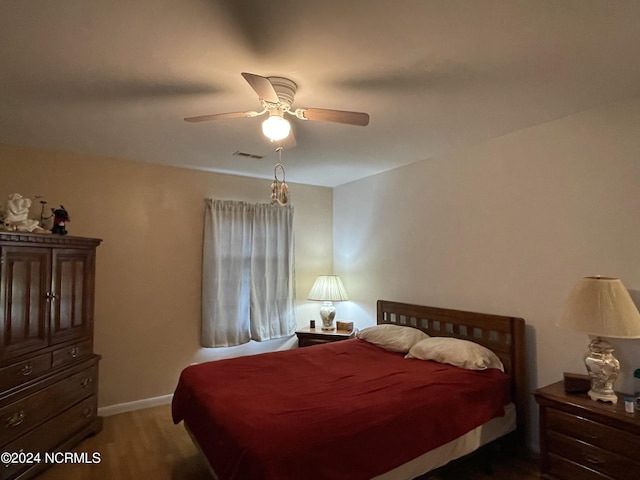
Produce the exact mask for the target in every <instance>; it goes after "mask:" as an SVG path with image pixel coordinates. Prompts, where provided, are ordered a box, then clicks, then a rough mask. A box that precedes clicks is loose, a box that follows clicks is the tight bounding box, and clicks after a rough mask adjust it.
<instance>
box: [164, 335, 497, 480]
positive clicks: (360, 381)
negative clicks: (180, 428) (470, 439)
mask: <svg viewBox="0 0 640 480" xmlns="http://www.w3.org/2000/svg"><path fill="white" fill-rule="evenodd" d="M507 391H508V378H507V376H506V375H505V374H503V373H502V372H500V371H498V370H495V369H490V370H485V371H470V370H463V369H460V368H456V367H452V366H449V365H444V364H439V363H435V362H430V361H424V360H417V359H404V358H403V355H401V354H397V353H392V352H388V351H386V350H383V349H381V348H379V347H377V346H374V345H372V344H369V343H367V342H365V341H363V340H359V339H351V340H345V341H342V342H335V343H331V344H326V345H321V346H315V347H311V348H299V349H295V350H289V351H283V352H274V353H267V354H261V355H253V356H248V357H239V358H234V359H229V360H220V361H215V362H208V363H203V364H200V365H195V366H191V367H188V368H186V369H185V370H184V371H183V372H182V374H181V376H180V381H179V383H178V386H177V388H176V392H175V395H174V398H173V404H172V411H173V421H174V422H175V423H179V422H180V421H181V420H184V421H185V422H186V423H187V425H188V426H189V429H190V430H191V431H192V433H193V434H194V436H195V437H196V439H197V441H198V443H199V445H200V447H201V449H202V451H203V452H204V454H205V455H206V456H207V458H208V460H209V462H210V463H211V466H212V467H213V469H214V471H215V472H216V474H217V475H218V477H219V478H220V479H221V480H232V479H233V480H258V479H260V480H267V479H268V480H285V479H293V480H301V479H305V480H313V479H332V480H339V479H345V480H357V479H368V478H371V477H374V476H376V475H379V474H381V473H384V472H386V471H389V470H391V469H392V468H395V467H397V466H398V465H401V464H403V463H405V462H407V461H409V460H411V459H412V458H415V457H417V456H419V455H421V454H423V453H425V452H427V451H429V450H431V449H433V448H435V447H438V446H440V445H442V444H444V443H447V442H449V441H451V440H453V439H454V438H456V437H458V436H460V435H462V434H464V433H466V432H468V431H470V430H472V429H473V428H475V427H477V426H479V425H481V424H482V423H484V422H486V421H488V420H490V419H491V418H493V417H496V416H502V415H503V414H504V405H505V403H506V402H507V401H508V398H507V393H506V392H507Z"/></svg>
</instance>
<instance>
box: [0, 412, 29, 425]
mask: <svg viewBox="0 0 640 480" xmlns="http://www.w3.org/2000/svg"><path fill="white" fill-rule="evenodd" d="M25 417H26V415H25V414H24V410H20V411H19V412H16V413H14V414H13V415H11V416H10V417H8V418H7V423H6V425H5V428H14V427H17V426H18V425H20V424H21V423H22V422H24V419H25Z"/></svg>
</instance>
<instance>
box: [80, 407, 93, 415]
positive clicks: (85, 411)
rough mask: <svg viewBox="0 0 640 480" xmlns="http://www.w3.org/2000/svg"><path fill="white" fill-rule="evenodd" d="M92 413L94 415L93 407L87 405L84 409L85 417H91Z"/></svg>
mask: <svg viewBox="0 0 640 480" xmlns="http://www.w3.org/2000/svg"><path fill="white" fill-rule="evenodd" d="M91 415H93V408H92V407H87V408H85V409H84V410H83V411H82V416H83V417H84V418H89V417H90V416H91Z"/></svg>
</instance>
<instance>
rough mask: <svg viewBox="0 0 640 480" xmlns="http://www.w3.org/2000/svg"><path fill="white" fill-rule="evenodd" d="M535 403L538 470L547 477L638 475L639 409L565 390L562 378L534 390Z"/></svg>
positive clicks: (633, 479) (632, 478)
mask: <svg viewBox="0 0 640 480" xmlns="http://www.w3.org/2000/svg"><path fill="white" fill-rule="evenodd" d="M534 396H535V398H536V402H538V405H539V407H540V470H541V472H542V474H543V477H544V478H549V479H566V480H574V479H577V478H579V479H586V480H611V479H620V480H637V479H638V478H640V455H639V454H640V412H635V413H625V411H624V398H622V397H621V396H620V395H619V397H620V398H619V400H618V403H617V404H616V405H613V404H611V403H602V402H596V401H593V400H591V399H590V398H589V396H588V395H586V394H567V393H565V391H564V387H563V382H557V383H554V384H552V385H549V386H547V387H543V388H540V389H539V390H536V391H535V392H534Z"/></svg>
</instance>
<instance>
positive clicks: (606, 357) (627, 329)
mask: <svg viewBox="0 0 640 480" xmlns="http://www.w3.org/2000/svg"><path fill="white" fill-rule="evenodd" d="M558 325H560V326H564V327H569V328H573V329H575V330H579V331H582V332H585V333H586V334H587V335H591V336H592V337H594V338H593V340H592V341H591V344H590V345H589V354H588V355H587V356H586V357H585V360H584V362H585V365H586V366H587V371H588V372H589V377H590V378H591V389H590V390H589V397H591V399H592V400H600V401H603V402H611V403H617V402H618V396H617V395H616V393H615V392H614V390H613V384H614V383H615V381H616V379H617V378H618V374H619V373H620V362H618V359H617V358H616V357H614V356H613V346H612V345H611V344H610V343H609V342H608V341H607V340H605V339H604V338H602V337H608V338H640V313H639V312H638V309H637V308H636V306H635V304H634V303H633V300H631V296H630V295H629V292H627V289H626V288H624V285H623V284H622V282H621V281H620V279H618V278H608V277H600V276H596V277H584V278H582V279H581V280H580V281H579V282H578V283H577V285H576V286H575V287H574V289H573V291H572V292H571V294H570V295H569V298H568V299H567V303H566V306H565V310H564V313H563V315H562V317H561V318H560V320H559V321H558Z"/></svg>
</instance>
